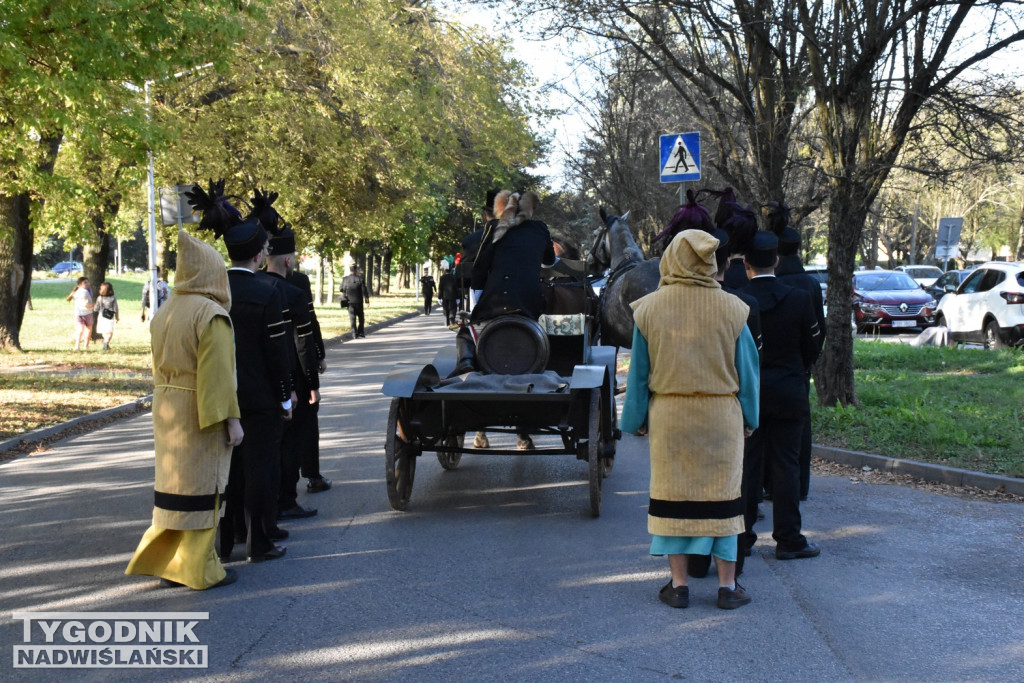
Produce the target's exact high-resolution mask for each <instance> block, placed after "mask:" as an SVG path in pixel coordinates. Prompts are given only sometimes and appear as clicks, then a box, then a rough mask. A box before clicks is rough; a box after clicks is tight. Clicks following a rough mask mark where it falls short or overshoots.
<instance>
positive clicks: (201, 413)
mask: <svg viewBox="0 0 1024 683" xmlns="http://www.w3.org/2000/svg"><path fill="white" fill-rule="evenodd" d="M174 284H175V290H174V296H172V297H171V298H170V300H169V301H168V302H167V303H166V304H165V305H164V306H161V307H160V308H159V310H158V311H157V313H156V315H154V316H153V320H152V323H151V326H150V332H151V334H152V338H153V436H154V447H155V451H156V467H155V469H156V482H155V486H154V507H153V522H152V526H150V528H149V529H148V530H147V531H146V533H145V535H144V536H143V538H142V541H141V542H140V543H139V547H138V549H137V550H136V551H135V555H134V557H132V559H131V562H129V564H128V569H127V570H126V572H125V573H127V574H141V575H147V576H158V577H161V578H162V579H164V580H165V581H166V582H167V583H171V584H183V585H186V586H188V587H190V588H192V589H195V590H203V589H206V588H212V587H215V586H219V585H227V584H228V583H232V582H233V581H234V579H235V575H234V572H230V573H229V572H227V571H225V569H224V567H223V566H221V563H220V560H218V559H217V554H216V552H215V549H214V540H215V537H216V531H217V522H218V519H219V518H220V514H221V512H222V510H221V502H222V500H221V499H222V496H223V493H224V487H225V486H226V485H227V481H228V469H229V467H230V464H231V449H232V448H233V447H234V446H235V445H237V444H238V443H241V440H242V438H243V435H242V429H241V426H240V425H239V421H238V419H239V417H240V415H241V413H240V412H239V409H238V399H237V397H236V395H235V350H234V333H233V331H232V328H231V318H230V317H229V316H228V310H229V309H230V307H231V293H230V289H229V288H228V278H227V271H226V270H225V267H224V259H223V258H222V257H221V255H220V253H219V252H218V251H217V250H216V249H214V248H213V247H212V246H210V245H208V244H206V243H205V242H203V241H201V240H199V239H196V238H194V237H192V236H190V235H188V234H187V233H185V232H184V231H179V232H178V271H177V275H176V277H175V282H174Z"/></svg>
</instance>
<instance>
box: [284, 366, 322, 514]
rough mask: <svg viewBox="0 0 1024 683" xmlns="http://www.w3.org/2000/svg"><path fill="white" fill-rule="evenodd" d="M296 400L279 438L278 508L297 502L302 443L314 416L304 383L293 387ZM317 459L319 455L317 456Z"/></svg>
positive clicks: (292, 505)
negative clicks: (279, 483)
mask: <svg viewBox="0 0 1024 683" xmlns="http://www.w3.org/2000/svg"><path fill="white" fill-rule="evenodd" d="M295 393H296V395H298V400H297V401H296V402H295V403H294V404H293V405H292V419H291V420H288V421H286V422H285V423H284V436H283V437H282V438H281V479H280V481H281V487H280V489H279V493H278V495H277V505H278V509H279V510H287V509H288V508H293V507H295V505H296V504H297V502H298V497H299V494H298V492H297V491H296V488H295V487H296V486H297V485H298V483H299V469H300V467H301V465H302V449H303V445H304V444H305V443H307V442H308V439H309V437H308V434H309V431H310V429H311V428H312V426H311V424H310V423H311V421H312V420H313V419H315V418H316V413H315V412H314V410H313V406H311V405H309V388H308V387H306V386H305V384H304V383H302V384H301V386H300V385H299V383H297V386H296V387H295ZM318 459H319V456H318Z"/></svg>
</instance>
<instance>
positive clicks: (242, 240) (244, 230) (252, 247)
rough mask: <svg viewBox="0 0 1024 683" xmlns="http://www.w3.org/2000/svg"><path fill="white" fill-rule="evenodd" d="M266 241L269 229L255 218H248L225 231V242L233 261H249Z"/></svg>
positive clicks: (261, 248)
mask: <svg viewBox="0 0 1024 683" xmlns="http://www.w3.org/2000/svg"><path fill="white" fill-rule="evenodd" d="M266 243H267V231H266V230H264V229H263V226H262V225H260V222H259V221H258V220H256V219H255V218H248V219H246V220H244V221H242V222H241V223H239V224H238V225H236V226H234V227H232V228H230V229H229V230H228V231H227V232H225V233H224V244H225V245H226V246H227V248H228V256H230V257H231V260H232V261H248V260H249V259H251V258H252V257H254V256H256V254H258V253H260V251H262V250H263V245H264V244H266Z"/></svg>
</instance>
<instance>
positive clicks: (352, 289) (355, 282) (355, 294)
mask: <svg viewBox="0 0 1024 683" xmlns="http://www.w3.org/2000/svg"><path fill="white" fill-rule="evenodd" d="M364 303H365V304H366V305H367V306H369V305H370V291H369V290H368V289H367V288H366V282H364V281H363V276H362V275H360V274H359V270H358V269H357V268H356V264H354V263H353V264H352V265H351V266H349V273H348V275H346V276H345V277H343V278H342V279H341V306H342V308H347V309H348V322H349V325H350V326H351V328H352V338H353V339H356V338H357V337H365V336H366V333H365V329H364V323H365V318H364V316H363V304H364Z"/></svg>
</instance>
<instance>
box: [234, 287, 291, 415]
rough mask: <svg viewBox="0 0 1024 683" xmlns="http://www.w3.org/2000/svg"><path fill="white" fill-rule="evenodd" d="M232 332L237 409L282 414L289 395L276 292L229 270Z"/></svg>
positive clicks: (283, 328)
mask: <svg viewBox="0 0 1024 683" xmlns="http://www.w3.org/2000/svg"><path fill="white" fill-rule="evenodd" d="M228 285H229V286H230V287H231V312H230V315H231V324H232V326H233V327H234V331H235V365H236V368H237V374H238V407H239V409H241V411H242V413H243V414H247V413H255V412H274V413H279V412H280V411H281V403H283V402H284V401H287V400H288V397H289V396H291V393H292V383H291V368H290V367H289V365H288V358H289V356H288V345H287V344H288V337H287V326H286V325H285V321H284V316H283V314H282V311H281V303H280V299H279V298H278V294H277V291H276V290H275V289H274V287H273V286H272V285H270V284H269V283H267V282H261V281H260V280H258V279H256V275H255V274H254V273H252V272H251V271H248V270H238V269H232V270H229V271H228Z"/></svg>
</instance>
